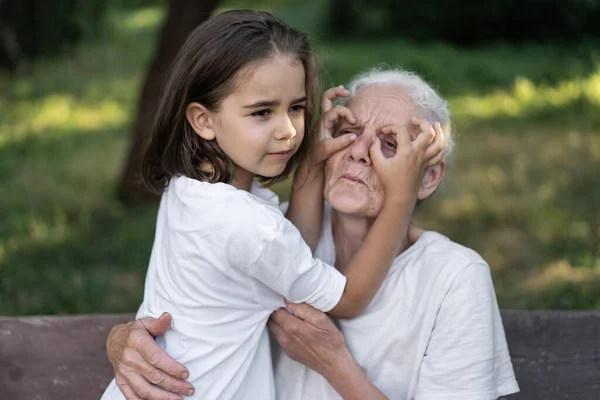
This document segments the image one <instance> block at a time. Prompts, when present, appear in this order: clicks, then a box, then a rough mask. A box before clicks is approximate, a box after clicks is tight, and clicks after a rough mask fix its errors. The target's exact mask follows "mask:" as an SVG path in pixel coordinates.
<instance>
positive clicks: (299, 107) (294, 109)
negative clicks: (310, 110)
mask: <svg viewBox="0 0 600 400" xmlns="http://www.w3.org/2000/svg"><path fill="white" fill-rule="evenodd" d="M305 108H306V106H305V105H303V104H297V105H295V106H292V107H291V108H290V110H291V111H292V112H302V111H304V109H305Z"/></svg>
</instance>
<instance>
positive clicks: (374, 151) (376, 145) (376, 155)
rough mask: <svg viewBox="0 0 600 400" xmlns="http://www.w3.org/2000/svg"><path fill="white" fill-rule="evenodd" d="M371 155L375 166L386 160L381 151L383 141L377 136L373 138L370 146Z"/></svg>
mask: <svg viewBox="0 0 600 400" xmlns="http://www.w3.org/2000/svg"><path fill="white" fill-rule="evenodd" d="M369 156H370V157H371V161H372V162H373V165H375V166H376V165H379V164H381V163H382V162H383V161H384V160H385V157H384V156H383V153H382V152H381V141H380V140H379V138H378V137H377V136H375V137H374V138H373V142H372V143H371V147H370V148H369Z"/></svg>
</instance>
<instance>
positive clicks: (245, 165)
mask: <svg viewBox="0 0 600 400" xmlns="http://www.w3.org/2000/svg"><path fill="white" fill-rule="evenodd" d="M241 75H242V78H241V81H240V84H239V85H238V87H237V88H236V90H235V91H234V92H233V93H232V94H230V95H229V96H227V97H226V98H225V99H223V101H222V103H221V106H220V109H219V111H218V112H217V113H216V115H214V117H213V118H214V120H215V127H214V130H215V137H216V140H217V143H218V144H219V146H220V147H221V149H223V151H224V152H225V154H227V155H228V156H229V157H230V158H231V160H232V161H233V163H234V164H235V165H236V166H237V170H236V175H237V174H238V173H239V174H250V175H261V176H265V177H273V176H277V175H279V174H281V173H282V172H283V170H284V169H285V167H286V165H287V163H288V161H289V160H290V158H292V156H293V155H294V154H295V153H296V151H297V150H298V148H299V147H300V144H301V143H302V139H303V138H304V109H305V108H306V90H305V75H304V67H303V65H302V63H300V62H299V61H297V60H295V59H293V58H290V57H288V56H281V55H277V56H275V57H273V58H271V59H269V60H266V61H264V62H262V63H261V64H259V65H258V66H254V67H253V68H252V69H251V70H250V71H249V73H247V74H243V73H242V74H241Z"/></svg>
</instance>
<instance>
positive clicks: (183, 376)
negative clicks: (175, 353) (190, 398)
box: [181, 371, 190, 379]
mask: <svg viewBox="0 0 600 400" xmlns="http://www.w3.org/2000/svg"><path fill="white" fill-rule="evenodd" d="M189 377H190V373H189V372H187V371H183V372H182V373H181V379H187V378H189Z"/></svg>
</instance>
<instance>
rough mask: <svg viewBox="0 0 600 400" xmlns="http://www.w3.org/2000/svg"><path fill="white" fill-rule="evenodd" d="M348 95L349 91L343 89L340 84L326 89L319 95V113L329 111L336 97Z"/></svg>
mask: <svg viewBox="0 0 600 400" xmlns="http://www.w3.org/2000/svg"><path fill="white" fill-rule="evenodd" d="M348 95H350V92H349V91H348V90H346V89H344V86H342V85H340V86H336V87H333V88H330V89H327V90H326V91H325V92H323V95H322V96H321V113H326V112H327V111H329V110H330V109H331V107H333V101H334V100H335V99H336V98H337V97H347V96H348Z"/></svg>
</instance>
